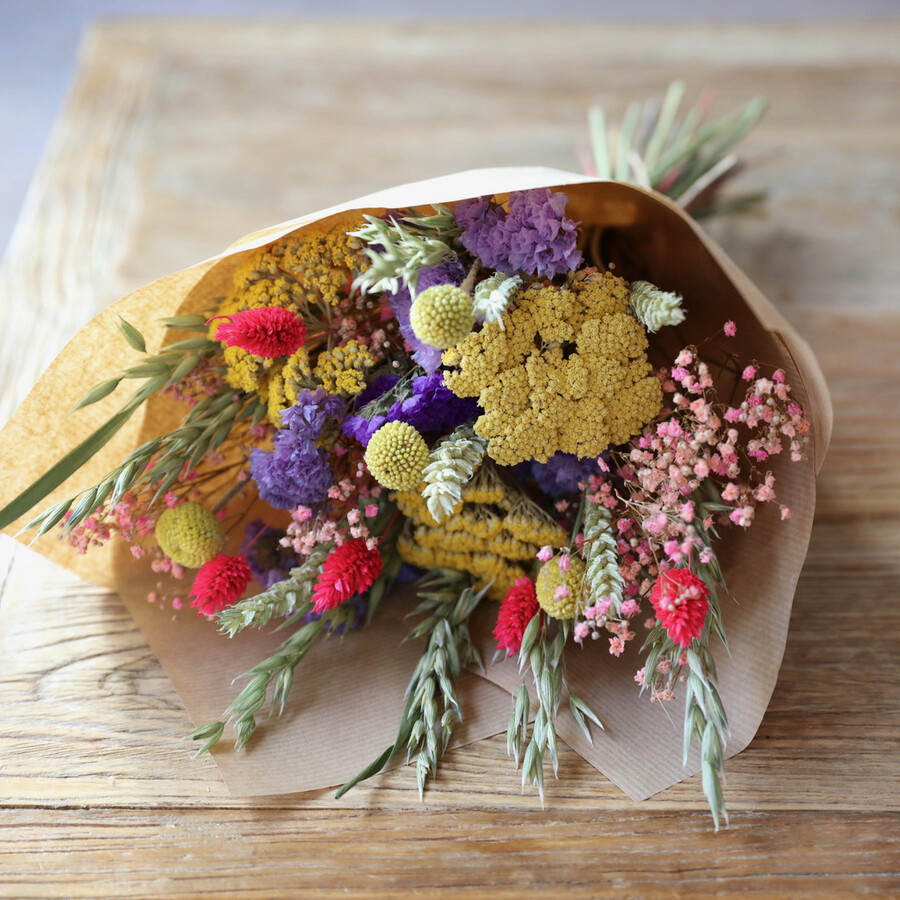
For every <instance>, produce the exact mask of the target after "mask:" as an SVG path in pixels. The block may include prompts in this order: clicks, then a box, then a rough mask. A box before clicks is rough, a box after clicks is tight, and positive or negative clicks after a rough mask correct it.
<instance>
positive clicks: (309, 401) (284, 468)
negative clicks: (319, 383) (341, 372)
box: [250, 388, 345, 509]
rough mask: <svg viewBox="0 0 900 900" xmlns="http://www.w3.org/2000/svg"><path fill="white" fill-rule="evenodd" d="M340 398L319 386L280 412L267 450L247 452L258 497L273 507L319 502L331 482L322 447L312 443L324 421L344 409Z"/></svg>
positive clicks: (337, 415) (304, 392) (281, 507)
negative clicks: (277, 423)
mask: <svg viewBox="0 0 900 900" xmlns="http://www.w3.org/2000/svg"><path fill="white" fill-rule="evenodd" d="M344 409H345V407H344V401H343V400H341V398H340V397H335V396H334V395H332V394H329V393H328V392H327V391H326V390H324V389H323V388H316V389H315V391H301V392H300V393H299V394H298V395H297V402H296V403H295V404H294V406H292V407H291V408H290V409H287V410H285V411H284V412H283V413H282V414H281V422H282V425H283V427H282V428H279V429H278V431H277V432H276V433H275V440H274V446H273V448H272V452H271V453H267V452H266V451H265V450H259V449H254V450H252V451H251V452H250V476H251V477H252V478H253V480H254V481H255V482H256V485H257V487H258V488H259V496H260V497H262V499H263V500H265V501H266V503H268V504H269V505H270V506H274V507H275V509H293V508H294V507H296V506H300V505H301V504H302V505H303V506H311V505H312V504H314V503H321V502H322V501H323V500H324V499H325V498H326V497H327V496H328V488H330V487H331V483H332V481H333V477H332V473H331V467H330V466H329V465H328V457H327V455H326V453H325V451H324V450H322V449H321V448H320V447H317V446H316V443H315V442H316V440H317V439H318V438H319V435H320V434H321V433H322V428H323V426H324V425H325V420H326V419H327V418H328V417H329V416H335V417H339V416H341V415H342V414H343V412H344Z"/></svg>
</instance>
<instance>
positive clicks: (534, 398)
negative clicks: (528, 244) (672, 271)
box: [444, 272, 662, 466]
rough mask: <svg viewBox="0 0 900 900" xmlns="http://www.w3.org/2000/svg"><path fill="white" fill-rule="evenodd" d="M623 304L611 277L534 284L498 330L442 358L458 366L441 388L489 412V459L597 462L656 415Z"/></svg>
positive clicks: (482, 420) (646, 366)
mask: <svg viewBox="0 0 900 900" xmlns="http://www.w3.org/2000/svg"><path fill="white" fill-rule="evenodd" d="M628 296H629V290H628V284H627V282H625V281H624V280H623V279H621V278H617V277H615V276H614V275H611V274H609V273H608V272H603V273H594V274H591V275H588V276H583V275H579V276H576V277H575V278H573V279H571V280H570V283H569V284H568V285H566V286H564V287H556V286H553V285H550V286H543V285H539V284H535V285H532V286H531V287H529V288H528V289H527V290H525V291H523V292H521V293H520V294H519V295H518V296H517V299H516V305H515V307H514V308H513V309H510V310H508V311H507V312H506V313H504V315H503V317H502V321H501V322H499V323H496V324H493V323H488V324H485V325H484V327H483V328H482V330H481V331H479V332H476V333H472V334H470V335H469V336H468V337H466V338H465V339H464V340H462V341H461V342H460V343H458V344H457V345H456V346H455V347H453V348H452V349H450V350H448V351H447V352H445V353H444V363H445V364H446V365H449V366H457V367H458V369H457V370H456V371H454V372H449V373H447V374H446V375H445V376H444V381H445V384H446V385H447V387H448V388H450V390H452V391H453V392H454V393H455V394H456V395H457V396H459V397H477V398H478V403H479V405H480V406H481V407H482V408H483V409H484V410H485V412H484V415H482V416H481V417H479V418H478V419H477V420H476V422H475V431H476V433H477V434H478V435H480V436H481V437H483V438H485V439H487V441H488V453H489V455H490V456H491V457H493V459H495V460H496V461H497V462H498V463H501V464H502V465H507V466H511V465H515V464H516V463H519V462H523V461H525V460H528V459H531V458H535V459H538V460H540V461H542V462H543V461H546V460H547V459H549V458H550V457H551V456H552V455H553V454H554V453H558V452H560V451H563V452H565V453H572V454H574V455H576V456H580V457H589V456H599V455H600V453H602V452H603V451H604V450H606V449H607V448H608V447H609V446H610V445H611V444H619V443H624V442H625V441H627V440H628V439H629V438H631V437H632V436H633V435H635V434H637V433H638V432H639V431H640V430H641V428H642V427H643V426H644V425H646V424H647V423H648V422H649V421H651V420H652V419H653V417H654V416H656V414H657V413H658V412H659V408H660V404H661V402H662V391H661V388H660V385H659V381H658V380H657V379H656V377H655V376H654V375H653V374H652V369H651V366H650V363H649V361H648V360H647V356H646V350H647V336H646V333H645V332H644V328H643V326H641V324H640V323H639V322H638V321H637V320H636V319H635V318H634V316H632V315H631V314H630V312H629V305H628Z"/></svg>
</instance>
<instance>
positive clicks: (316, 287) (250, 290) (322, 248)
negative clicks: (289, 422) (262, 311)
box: [209, 222, 369, 425]
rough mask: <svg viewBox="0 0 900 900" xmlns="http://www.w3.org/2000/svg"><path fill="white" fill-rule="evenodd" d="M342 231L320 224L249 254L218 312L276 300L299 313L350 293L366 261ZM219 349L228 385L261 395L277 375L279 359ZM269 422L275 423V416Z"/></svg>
mask: <svg viewBox="0 0 900 900" xmlns="http://www.w3.org/2000/svg"><path fill="white" fill-rule="evenodd" d="M346 231H347V227H346V223H340V222H336V223H332V224H330V225H319V226H315V227H312V228H307V229H305V230H304V231H303V233H302V234H300V235H295V236H287V237H284V238H281V239H280V240H278V241H276V242H275V243H274V244H272V245H271V246H270V247H265V248H262V249H260V250H256V251H254V252H253V253H250V254H248V255H247V256H246V258H245V259H244V260H243V261H242V262H241V263H240V264H239V265H238V267H237V268H236V269H235V272H234V280H233V285H232V288H231V291H230V292H229V294H228V296H227V297H226V298H225V300H224V301H223V302H222V304H221V306H220V307H219V310H218V314H219V315H222V316H227V315H231V314H233V313H236V312H242V311H244V310H248V309H259V308H262V307H267V306H277V307H281V308H282V309H290V310H292V311H293V312H295V313H297V314H298V315H301V316H302V315H304V313H306V312H308V311H309V309H310V307H313V308H314V307H320V306H322V305H323V304H324V305H332V306H333V305H335V304H337V303H340V301H341V300H344V299H345V298H347V297H348V296H349V289H350V284H351V283H352V281H353V278H354V276H355V275H357V274H358V273H359V272H360V271H363V270H364V269H366V268H368V265H369V262H368V259H367V257H366V256H365V254H364V253H362V252H361V247H362V244H361V242H360V241H359V240H358V239H357V238H351V237H349V236H348V235H347V233H346ZM220 324H221V320H220V319H216V320H215V321H213V322H211V323H210V327H209V337H210V339H213V340H214V339H215V335H216V332H217V331H218V328H219V325H220ZM223 355H224V359H225V381H226V382H227V383H228V384H229V385H230V386H231V387H233V388H237V389H239V390H242V391H247V392H248V393H259V395H260V397H261V399H262V400H263V401H266V400H267V399H268V391H269V381H270V379H272V378H273V377H274V378H276V379H277V378H278V376H277V375H274V376H273V373H277V372H278V370H279V369H280V368H281V366H282V365H283V363H284V360H283V359H261V358H260V357H257V356H253V355H252V354H250V353H248V352H247V351H246V350H242V349H241V348H240V347H226V348H225V349H224V352H223ZM288 377H290V375H286V376H285V378H288ZM276 390H277V389H276ZM279 403H280V397H279V399H277V400H275V401H273V402H272V403H271V404H270V407H271V408H274V409H276V411H277V409H278V408H279ZM281 408H284V407H283V406H282V407H281ZM273 422H275V424H276V425H277V424H278V422H277V419H276V418H273Z"/></svg>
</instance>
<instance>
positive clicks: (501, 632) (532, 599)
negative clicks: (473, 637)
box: [494, 576, 577, 655]
mask: <svg viewBox="0 0 900 900" xmlns="http://www.w3.org/2000/svg"><path fill="white" fill-rule="evenodd" d="M539 609H540V606H539V604H538V599H537V592H536V590H535V587H534V582H533V581H532V580H531V579H530V578H527V577H525V576H523V577H522V578H517V579H516V581H515V584H513V586H512V587H511V588H510V589H509V590H508V591H507V592H506V597H505V598H504V599H503V602H502V603H501V604H500V609H499V610H498V611H497V624H496V625H495V626H494V639H495V640H496V641H497V647H498V648H499V649H501V650H506V651H507V653H510V654H512V655H516V654H517V653H518V652H519V648H520V647H521V646H522V635H523V634H524V633H525V629H526V627H527V626H528V623H529V622H530V621H531V620H532V619H533V618H534V616H535V615H537V612H538V610H539ZM576 627H577V626H576Z"/></svg>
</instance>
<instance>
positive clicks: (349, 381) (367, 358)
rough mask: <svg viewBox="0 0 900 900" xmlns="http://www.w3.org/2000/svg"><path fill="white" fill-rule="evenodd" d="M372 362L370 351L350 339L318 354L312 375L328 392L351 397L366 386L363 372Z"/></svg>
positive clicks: (372, 357)
mask: <svg viewBox="0 0 900 900" xmlns="http://www.w3.org/2000/svg"><path fill="white" fill-rule="evenodd" d="M374 364H375V357H374V356H372V353H371V351H370V350H369V349H368V348H367V347H365V346H364V345H363V344H360V343H359V342H358V341H352V340H351V341H347V343H346V344H344V345H343V346H341V347H335V348H334V349H333V350H326V351H325V352H324V353H322V354H320V355H319V361H318V364H317V365H316V367H315V369H313V377H314V378H315V379H316V381H318V382H319V383H320V384H321V385H322V387H323V388H325V390H326V391H328V393H329V394H344V395H346V396H350V397H353V396H355V395H356V394H358V393H359V392H360V391H361V390H362V389H363V388H364V387H365V386H366V380H365V373H366V371H367V370H368V369H370V368H371V367H372V366H373V365H374Z"/></svg>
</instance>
